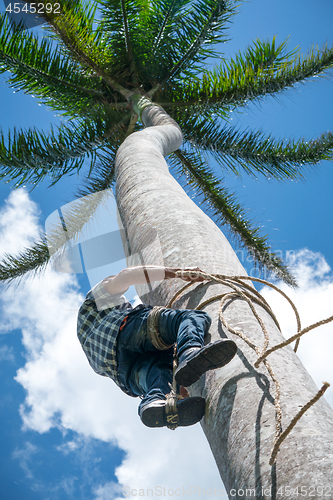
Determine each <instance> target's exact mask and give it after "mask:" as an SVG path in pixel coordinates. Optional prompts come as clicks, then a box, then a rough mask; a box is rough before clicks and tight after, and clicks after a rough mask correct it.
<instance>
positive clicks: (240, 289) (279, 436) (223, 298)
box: [167, 271, 333, 465]
mask: <svg viewBox="0 0 333 500" xmlns="http://www.w3.org/2000/svg"><path fill="white" fill-rule="evenodd" d="M197 275H198V277H202V278H204V279H205V280H208V281H213V282H216V283H220V284H222V285H225V286H228V287H229V288H231V289H232V290H233V291H231V292H227V293H224V294H221V295H215V296H214V297H211V298H209V299H207V300H205V301H204V302H202V303H201V304H199V305H198V306H197V307H196V308H195V309H202V308H203V307H204V306H206V305H207V304H209V303H211V302H214V301H216V300H220V305H219V317H220V319H221V321H222V323H223V325H224V326H225V328H227V330H229V331H230V332H231V333H233V334H234V335H237V336H238V337H240V338H241V339H242V340H243V341H244V342H246V343H247V345H248V346H249V347H250V348H251V349H253V350H254V351H255V353H256V354H257V356H258V359H257V361H256V362H255V363H254V366H255V367H256V368H258V366H259V364H260V363H261V362H263V363H264V365H265V366H266V368H267V370H268V373H269V375H270V376H271V378H272V380H273V382H274V384H275V397H274V406H275V422H276V424H275V436H274V443H273V448H272V452H271V456H270V460H269V464H270V465H273V463H274V462H275V460H276V456H277V454H278V451H279V449H280V446H281V444H282V442H283V441H284V439H285V438H286V437H287V435H288V434H289V433H290V432H291V430H292V429H293V427H294V426H295V425H296V423H297V422H298V420H299V419H300V418H301V417H302V415H303V414H304V413H305V412H306V411H307V410H308V409H309V408H310V407H311V406H312V405H313V404H314V403H316V401H318V399H320V398H321V397H322V396H323V394H324V392H325V391H326V389H327V388H328V387H329V384H328V383H327V382H325V383H324V385H323V387H322V388H321V389H320V390H319V391H318V393H317V394H316V396H315V397H314V398H312V399H311V400H310V401H309V402H308V403H307V404H306V405H304V406H303V407H302V408H301V410H300V411H299V412H298V413H297V415H296V416H295V417H294V418H293V419H292V421H291V422H290V424H289V425H288V427H287V428H286V430H285V431H284V432H282V410H281V404H280V397H281V390H280V383H279V381H278V380H277V378H276V376H275V373H274V371H273V369H272V367H271V365H270V364H269V362H268V361H267V356H268V355H269V354H271V353H272V352H274V351H276V350H277V349H281V348H282V347H285V346H287V345H289V344H290V343H291V342H293V341H294V340H296V344H295V347H294V351H295V352H296V351H297V348H298V345H299V341H300V337H301V336H302V335H304V334H305V333H307V332H308V331H310V330H312V329H314V328H317V327H318V326H320V325H323V324H326V323H329V322H330V321H333V316H331V317H329V318H327V319H325V320H322V321H318V322H317V323H314V324H313V325H310V326H308V327H306V328H304V329H303V330H302V328H301V320H300V316H299V313H298V311H297V308H296V306H295V304H294V303H293V302H292V300H291V299H290V298H289V297H288V296H287V295H286V294H285V293H284V292H283V291H282V290H280V289H279V288H278V287H277V286H275V285H273V284H272V283H269V282H268V281H266V280H262V279H260V278H250V277H249V276H226V275H221V274H209V273H204V272H202V271H198V272H197ZM184 276H185V277H186V276H189V277H190V276H193V271H177V272H176V277H179V278H183V277H184ZM244 280H249V281H255V282H257V283H261V284H263V285H266V286H269V287H270V288H272V289H273V290H275V291H277V292H278V293H280V294H281V295H282V296H283V297H284V298H285V299H286V300H287V301H288V302H289V304H290V306H291V307H292V309H293V311H294V313H295V316H296V322H297V333H296V334H295V335H294V336H293V337H291V338H290V339H288V340H286V341H284V342H282V343H280V344H277V345H275V346H273V347H271V348H270V349H268V344H269V334H268V331H267V328H266V326H265V324H264V322H263V320H262V318H261V317H260V315H259V314H258V312H257V311H256V309H255V307H254V303H255V302H256V303H257V304H259V305H260V306H262V307H263V308H264V309H265V310H266V311H267V312H268V313H269V314H270V316H271V317H272V319H273V321H274V322H275V324H276V325H277V327H278V329H279V330H280V331H281V328H280V326H279V323H278V321H277V319H276V317H275V315H274V313H273V311H272V309H271V308H270V306H269V305H268V303H267V302H266V300H265V299H264V298H263V297H262V295H261V294H260V293H259V292H258V291H257V290H255V289H254V288H252V287H251V286H250V285H248V284H247V283H244ZM192 285H193V282H190V283H187V284H186V285H185V286H184V287H182V288H181V289H180V290H178V292H177V293H176V294H175V295H174V296H173V297H172V298H171V299H170V301H169V303H168V304H167V308H171V306H172V305H173V303H174V302H175V301H176V300H177V299H178V297H179V296H180V295H182V294H183V292H184V291H185V290H186V289H187V288H189V287H190V286H192ZM200 286H203V284H202V283H201V284H199V285H198V287H200ZM235 297H236V298H241V299H243V300H245V301H246V302H247V304H248V305H249V307H250V309H251V311H252V313H253V315H254V317H255V318H256V320H257V321H258V323H259V325H260V328H261V329H262V331H263V335H264V345H263V348H262V350H260V349H259V347H257V346H256V345H255V344H254V343H253V342H252V341H251V340H250V339H249V338H248V337H246V335H244V333H242V332H241V331H238V330H235V329H234V328H233V327H231V326H230V325H229V324H228V322H227V320H226V319H225V317H224V315H223V307H224V304H225V303H226V302H227V301H228V300H230V299H233V298H235ZM174 371H175V370H174Z"/></svg>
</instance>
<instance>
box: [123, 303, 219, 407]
mask: <svg viewBox="0 0 333 500" xmlns="http://www.w3.org/2000/svg"><path fill="white" fill-rule="evenodd" d="M150 311H151V307H144V308H142V309H139V310H138V311H133V314H130V315H129V317H128V320H127V323H126V325H125V326H124V328H123V329H122V330H120V331H119V334H118V337H117V372H118V378H119V380H120V382H121V383H122V384H123V385H124V386H125V387H126V392H127V394H130V395H132V396H143V399H142V401H141V403H140V406H139V413H140V409H141V407H142V406H144V405H146V404H147V403H150V402H151V401H154V400H156V399H163V400H164V399H166V398H165V395H166V394H168V393H169V392H170V386H169V383H170V384H171V383H172V361H173V347H171V348H170V349H168V350H165V351H160V350H158V349H156V348H155V347H154V346H153V345H152V343H151V341H150V338H149V336H148V332H147V317H148V314H149V312H150ZM210 324H211V319H210V317H209V316H208V314H207V313H205V312H204V311H195V310H192V309H182V310H178V309H166V310H165V311H162V312H161V315H160V318H159V332H160V335H161V337H162V339H163V340H164V342H165V343H166V344H174V343H175V342H177V353H178V355H180V354H181V353H182V352H183V351H184V350H185V349H188V348H191V347H202V346H203V344H204V336H205V333H206V332H208V329H209V327H210Z"/></svg>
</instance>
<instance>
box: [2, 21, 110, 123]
mask: <svg viewBox="0 0 333 500" xmlns="http://www.w3.org/2000/svg"><path fill="white" fill-rule="evenodd" d="M0 65H1V66H0V72H1V73H5V72H6V71H9V72H10V73H11V76H10V77H9V78H8V79H7V83H8V84H9V86H10V87H11V88H14V89H18V90H23V91H24V92H25V93H27V94H32V95H34V96H36V97H38V98H39V100H40V102H41V103H44V104H47V105H48V106H50V107H51V108H52V109H54V110H67V113H69V114H81V113H82V112H83V111H84V110H87V109H88V107H89V106H92V105H96V104H98V103H99V102H100V103H103V102H105V103H106V102H107V99H108V100H110V101H111V100H112V97H113V96H112V94H111V92H108V91H107V89H106V88H105V87H103V85H101V84H100V82H99V80H96V78H91V77H90V76H89V75H87V74H84V73H83V72H82V68H81V67H80V66H79V65H78V64H77V63H75V62H74V61H73V59H72V58H70V57H65V56H63V55H62V54H61V52H60V51H59V50H57V49H55V48H54V46H53V44H52V42H50V41H49V40H47V39H45V38H43V39H42V40H41V41H39V40H38V38H36V37H34V36H33V35H32V34H31V33H28V32H27V30H25V31H19V30H14V32H12V31H11V30H10V25H9V22H8V20H7V19H6V18H5V16H4V15H1V14H0Z"/></svg>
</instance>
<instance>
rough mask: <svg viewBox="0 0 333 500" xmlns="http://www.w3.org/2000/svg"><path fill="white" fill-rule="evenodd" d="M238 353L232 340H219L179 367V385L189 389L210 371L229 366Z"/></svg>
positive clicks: (176, 376) (177, 376)
mask: <svg viewBox="0 0 333 500" xmlns="http://www.w3.org/2000/svg"><path fill="white" fill-rule="evenodd" d="M236 352H237V346H236V344H235V342H233V341H232V340H217V341H216V342H214V343H213V344H211V345H208V346H206V347H203V348H202V349H200V351H199V352H198V354H197V355H196V356H193V358H191V359H189V360H188V361H187V360H185V361H183V362H182V363H181V364H180V365H179V367H178V368H177V370H176V374H175V378H176V381H177V383H178V384H179V385H183V386H184V387H189V386H190V385H192V384H194V383H195V382H197V381H198V380H199V378H200V377H201V375H203V374H204V373H206V372H207V371H208V370H216V368H221V367H222V366H225V365H227V364H228V363H229V362H230V361H231V360H232V358H233V357H234V356H235V354H236Z"/></svg>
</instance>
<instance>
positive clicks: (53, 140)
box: [0, 110, 130, 186]
mask: <svg viewBox="0 0 333 500" xmlns="http://www.w3.org/2000/svg"><path fill="white" fill-rule="evenodd" d="M98 111H99V112H98ZM98 111H96V110H95V120H78V121H72V122H70V123H69V124H68V125H65V124H63V125H61V126H59V127H58V128H57V130H55V129H54V128H53V127H52V128H51V130H50V131H49V132H48V133H45V132H39V131H37V130H36V129H35V128H33V129H29V130H27V131H17V130H15V129H14V131H13V132H12V133H11V132H9V133H8V137H7V140H5V137H4V135H3V133H0V164H1V165H2V168H0V178H1V179H4V178H10V179H11V180H12V179H19V180H18V183H17V186H19V185H22V184H23V183H25V182H30V183H32V184H34V185H36V184H37V183H39V182H40V181H42V180H43V179H44V177H45V176H46V175H50V176H51V178H52V179H53V182H52V184H54V183H55V182H57V181H58V180H59V179H60V178H61V177H62V176H63V175H65V174H68V173H70V172H73V171H78V170H79V169H80V168H81V167H82V166H83V164H84V162H85V160H86V159H87V158H89V159H90V169H91V170H92V169H93V168H94V166H95V161H96V158H97V157H98V156H97V149H98V148H100V147H102V146H103V145H108V144H109V145H112V144H119V140H120V139H123V138H124V137H125V133H126V127H125V124H126V122H127V121H129V119H130V113H126V114H124V115H123V116H121V115H120V113H119V112H117V111H115V110H109V111H108V112H105V111H104V110H98Z"/></svg>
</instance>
